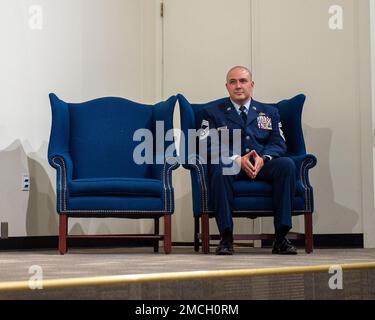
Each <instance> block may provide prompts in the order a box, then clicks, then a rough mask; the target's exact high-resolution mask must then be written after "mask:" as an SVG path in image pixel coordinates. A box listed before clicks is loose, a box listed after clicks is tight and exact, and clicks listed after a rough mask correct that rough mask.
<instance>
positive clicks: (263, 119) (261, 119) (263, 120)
mask: <svg viewBox="0 0 375 320" xmlns="http://www.w3.org/2000/svg"><path fill="white" fill-rule="evenodd" d="M257 121H258V128H259V129H263V130H272V120H271V118H270V117H267V116H266V115H264V114H259V116H258V118H257Z"/></svg>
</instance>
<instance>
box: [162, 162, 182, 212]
mask: <svg viewBox="0 0 375 320" xmlns="http://www.w3.org/2000/svg"><path fill="white" fill-rule="evenodd" d="M179 166H180V163H179V162H178V159H177V158H176V157H169V158H166V159H165V161H164V166H163V171H162V179H163V185H164V192H165V199H166V200H165V201H166V204H165V206H166V211H167V212H168V213H170V214H172V213H173V212H174V190H173V184H172V171H173V170H176V169H177V168H178V167H179Z"/></svg>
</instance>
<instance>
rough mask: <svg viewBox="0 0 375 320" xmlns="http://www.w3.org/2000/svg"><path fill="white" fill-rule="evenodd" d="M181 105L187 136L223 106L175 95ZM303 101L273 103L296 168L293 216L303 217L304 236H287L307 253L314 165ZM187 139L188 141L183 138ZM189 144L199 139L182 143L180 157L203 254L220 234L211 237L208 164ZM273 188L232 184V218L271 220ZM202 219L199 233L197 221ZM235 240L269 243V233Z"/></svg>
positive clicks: (310, 245) (262, 183)
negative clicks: (307, 141)
mask: <svg viewBox="0 0 375 320" xmlns="http://www.w3.org/2000/svg"><path fill="white" fill-rule="evenodd" d="M178 101H179V104H180V116H181V129H182V131H183V133H184V135H185V137H188V130H189V129H194V130H199V129H200V128H201V125H202V119H203V111H204V109H206V108H210V107H212V106H214V105H216V104H219V103H222V102H223V99H218V100H215V101H211V102H208V103H205V104H190V103H189V101H188V100H187V99H186V98H185V97H184V96H183V95H181V94H179V95H178ZM304 102H305V96H304V95H302V94H300V95H297V96H295V97H294V98H291V99H289V100H283V101H280V102H279V103H275V104H273V106H275V107H277V108H278V110H279V114H280V118H281V123H282V127H283V132H284V135H285V140H286V144H287V148H288V149H287V150H288V151H287V156H289V157H290V158H292V159H293V160H294V162H295V164H296V166H297V172H298V173H299V174H298V176H297V188H296V194H295V198H294V204H293V212H292V214H293V215H304V219H305V233H304V234H298V233H290V234H289V238H290V239H304V240H305V249H306V252H307V253H310V252H312V251H313V230H312V213H313V211H314V197H313V188H312V186H311V185H310V182H309V169H311V168H313V167H314V166H315V165H316V162H317V160H316V158H315V156H313V155H311V154H307V153H306V148H305V141H304V137H303V131H302V125H301V116H302V109H303V105H304ZM186 140H187V139H186ZM192 144H196V147H195V149H196V150H198V149H199V146H198V145H199V144H198V140H196V141H193V142H192V141H190V142H189V143H184V144H181V149H180V154H181V161H182V162H183V166H184V168H186V169H188V170H190V173H191V182H192V194H193V195H192V198H193V212H194V218H195V228H194V230H195V231H194V246H195V250H196V251H198V250H199V245H200V242H199V240H200V239H201V241H202V249H203V252H204V253H208V252H209V241H210V239H219V235H210V233H209V218H210V217H214V215H215V212H214V211H213V209H212V208H213V206H212V204H211V201H210V197H209V190H208V187H209V183H208V176H207V165H206V164H204V161H202V158H201V157H200V156H198V155H197V154H194V153H192V152H191V150H193V148H191V146H192ZM272 216H273V205H272V185H271V184H270V183H267V182H265V181H251V180H249V181H248V182H247V181H241V180H239V181H236V182H235V183H234V210H233V217H234V218H236V217H247V218H256V217H272ZM200 219H201V228H202V231H201V232H200V226H199V220H200ZM234 239H237V240H266V239H268V240H271V239H273V235H271V234H258V235H249V234H247V235H234Z"/></svg>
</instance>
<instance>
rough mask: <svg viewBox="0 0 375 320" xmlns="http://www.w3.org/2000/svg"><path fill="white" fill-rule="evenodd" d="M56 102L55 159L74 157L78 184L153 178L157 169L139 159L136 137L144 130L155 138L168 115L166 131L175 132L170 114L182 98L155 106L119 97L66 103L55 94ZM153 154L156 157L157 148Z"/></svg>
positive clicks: (52, 141)
mask: <svg viewBox="0 0 375 320" xmlns="http://www.w3.org/2000/svg"><path fill="white" fill-rule="evenodd" d="M50 101H51V108H52V130H51V139H50V146H49V158H51V157H52V156H53V154H54V153H55V154H59V153H60V152H66V153H68V154H69V155H70V157H71V160H72V163H73V179H82V178H102V177H113V178H116V177H129V178H151V177H152V176H153V174H154V173H153V171H152V170H153V168H152V166H150V165H148V164H137V163H135V161H134V159H133V151H134V150H135V148H136V147H137V146H138V145H139V144H140V143H141V142H140V141H133V135H134V133H135V132H136V130H138V129H146V130H149V132H151V133H152V134H154V130H155V121H156V120H164V118H163V117H162V116H161V114H163V113H164V112H165V113H164V115H165V117H166V118H167V121H165V122H166V125H165V130H168V129H169V128H168V126H170V127H172V123H171V121H170V119H169V118H170V117H171V116H170V114H169V113H168V112H171V113H172V114H173V109H174V104H175V101H176V97H171V98H170V99H169V100H168V101H165V102H161V103H159V104H156V105H154V106H153V105H144V104H139V103H136V102H133V101H130V100H127V99H123V98H114V97H106V98H100V99H95V100H92V101H88V102H84V103H66V102H64V101H62V100H60V99H59V98H58V97H57V96H56V95H55V94H50ZM171 143H173V142H171ZM150 144H151V145H152V144H154V141H153V140H151V141H150ZM151 147H152V146H151ZM151 150H152V152H153V153H154V152H155V151H154V148H152V149H151ZM153 156H155V154H153Z"/></svg>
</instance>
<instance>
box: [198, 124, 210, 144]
mask: <svg viewBox="0 0 375 320" xmlns="http://www.w3.org/2000/svg"><path fill="white" fill-rule="evenodd" d="M209 133H210V123H209V122H208V121H207V120H203V121H202V124H201V128H200V129H199V130H198V134H199V140H203V139H206V138H207V136H208V134H209Z"/></svg>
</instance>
